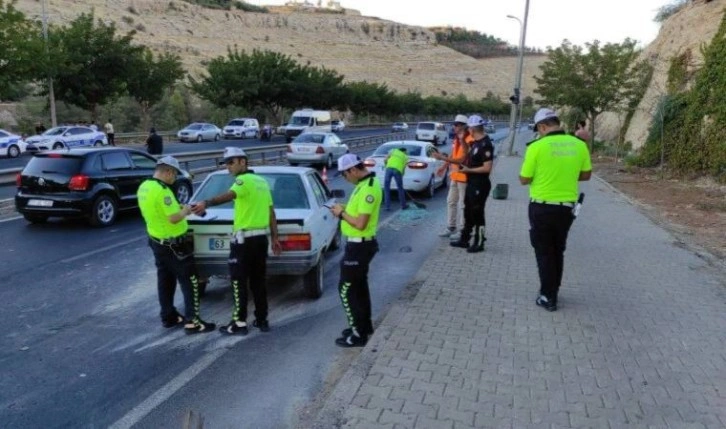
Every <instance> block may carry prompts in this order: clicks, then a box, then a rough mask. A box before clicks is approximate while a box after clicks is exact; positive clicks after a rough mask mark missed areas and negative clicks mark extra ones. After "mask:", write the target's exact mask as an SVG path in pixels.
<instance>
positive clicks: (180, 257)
mask: <svg viewBox="0 0 726 429" xmlns="http://www.w3.org/2000/svg"><path fill="white" fill-rule="evenodd" d="M180 172H181V169H180V168H179V162H178V161H177V160H176V159H174V158H173V157H171V156H165V157H163V158H161V159H159V161H158V162H157V164H156V170H155V171H154V176H153V177H152V178H151V179H148V180H146V181H144V182H143V183H142V184H141V186H139V190H138V192H137V198H138V201H139V208H140V209H141V215H142V216H143V218H144V222H146V231H147V233H148V234H149V246H150V247H151V250H152V251H153V253H154V260H155V262H156V281H157V291H158V295H159V305H160V306H161V321H162V324H163V325H164V327H167V328H171V327H173V326H177V325H179V324H181V323H184V331H185V332H186V333H187V334H194V333H200V332H211V331H212V330H214V327H215V325H214V323H207V322H205V321H203V320H202V319H201V317H200V315H199V283H198V281H199V279H198V277H197V272H196V266H195V264H194V255H193V245H192V243H191V241H190V240H188V239H187V237H186V234H187V230H188V226H187V221H186V217H187V216H189V214H190V213H191V207H190V206H188V205H186V206H183V207H182V206H181V205H180V204H179V202H177V199H176V196H175V195H174V191H173V190H172V188H171V186H172V185H173V184H174V182H175V181H176V176H177V174H178V173H180ZM177 281H178V282H179V285H180V286H181V290H182V294H183V295H184V317H182V316H181V315H180V314H179V313H178V312H177V311H176V308H174V292H175V291H176V283H177Z"/></svg>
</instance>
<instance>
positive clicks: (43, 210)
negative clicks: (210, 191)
mask: <svg viewBox="0 0 726 429" xmlns="http://www.w3.org/2000/svg"><path fill="white" fill-rule="evenodd" d="M155 168H156V158H154V157H152V156H150V155H148V154H146V153H144V152H141V151H138V150H133V149H127V148H120V147H118V148H88V149H70V150H55V151H49V152H42V153H38V154H36V155H35V156H33V158H31V159H30V161H29V162H28V164H27V165H26V166H25V168H24V169H23V171H22V172H20V173H18V176H17V179H16V183H17V187H18V190H17V193H16V194H15V208H16V209H17V211H18V212H20V213H21V214H22V215H23V216H24V217H25V219H26V220H28V221H29V222H33V223H40V222H45V221H46V220H48V218H49V217H86V218H88V220H89V222H90V223H91V225H93V226H109V225H111V224H113V223H114V221H115V220H116V217H117V215H118V212H119V211H120V210H129V209H135V208H137V207H138V203H137V201H136V191H137V190H138V188H139V185H141V182H143V181H144V180H146V179H148V178H150V177H151V176H153V174H154V170H155ZM192 189H193V188H192V180H191V175H190V174H189V173H187V172H184V173H183V174H180V175H179V176H178V177H177V181H176V183H175V184H174V190H175V192H176V195H177V199H178V200H179V202H180V203H182V204H184V203H187V202H189V198H190V197H191V195H192Z"/></svg>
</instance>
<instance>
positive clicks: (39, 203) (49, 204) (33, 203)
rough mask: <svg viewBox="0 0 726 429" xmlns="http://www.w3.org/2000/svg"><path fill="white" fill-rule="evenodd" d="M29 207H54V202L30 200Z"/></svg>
mask: <svg viewBox="0 0 726 429" xmlns="http://www.w3.org/2000/svg"><path fill="white" fill-rule="evenodd" d="M28 205H29V206H34V207H53V201H51V200H28Z"/></svg>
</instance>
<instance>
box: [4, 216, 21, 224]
mask: <svg viewBox="0 0 726 429" xmlns="http://www.w3.org/2000/svg"><path fill="white" fill-rule="evenodd" d="M22 218H23V217H22V216H15V217H11V218H10V219H3V220H0V223H5V222H10V221H11V220H18V219H22Z"/></svg>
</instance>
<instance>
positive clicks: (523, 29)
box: [506, 0, 529, 156]
mask: <svg viewBox="0 0 726 429" xmlns="http://www.w3.org/2000/svg"><path fill="white" fill-rule="evenodd" d="M528 17H529V0H526V3H525V6H524V22H522V21H520V20H519V18H517V17H515V16H512V15H507V18H512V19H516V20H517V21H519V26H520V34H519V58H518V59H517V71H516V78H515V83H514V95H512V96H511V97H509V100H510V101H511V102H512V110H511V114H510V117H509V140H508V142H507V152H506V153H507V155H508V156H511V155H512V148H513V147H514V139H515V138H516V137H517V127H516V126H515V125H516V123H517V109H518V108H519V105H520V103H521V102H522V100H521V99H520V97H521V89H522V65H523V62H524V42H525V38H526V35H527V18H528Z"/></svg>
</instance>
